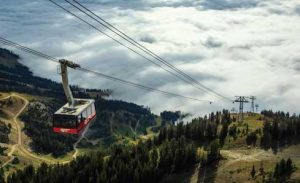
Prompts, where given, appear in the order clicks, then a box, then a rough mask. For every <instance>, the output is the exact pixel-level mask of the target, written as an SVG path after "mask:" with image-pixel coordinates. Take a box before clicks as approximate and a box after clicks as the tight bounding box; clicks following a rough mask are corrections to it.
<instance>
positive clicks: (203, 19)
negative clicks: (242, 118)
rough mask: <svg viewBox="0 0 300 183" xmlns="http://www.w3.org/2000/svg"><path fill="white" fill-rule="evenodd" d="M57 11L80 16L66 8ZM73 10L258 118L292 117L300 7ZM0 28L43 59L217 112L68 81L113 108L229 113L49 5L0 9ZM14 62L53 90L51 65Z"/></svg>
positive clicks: (110, 4)
mask: <svg viewBox="0 0 300 183" xmlns="http://www.w3.org/2000/svg"><path fill="white" fill-rule="evenodd" d="M56 2H58V3H60V4H61V5H63V6H64V7H66V8H68V9H70V10H72V11H74V12H75V13H78V12H77V11H76V10H75V9H74V8H72V7H71V6H70V5H68V4H66V3H65V2H64V1H62V0H58V1H56ZM79 2H82V3H83V4H84V5H86V6H87V7H89V8H91V9H92V10H93V11H94V12H95V13H97V14H98V15H100V16H101V17H103V18H104V19H106V20H107V21H109V22H110V23H111V24H113V25H115V26H116V27H118V28H120V29H121V30H122V31H124V32H126V33H127V34H128V35H130V36H131V37H133V38H134V39H135V40H137V41H139V42H140V43H141V44H143V45H144V46H146V47H147V48H149V49H150V50H152V51H154V52H155V53H157V54H159V55H160V56H162V57H163V58H165V59H166V60H168V61H170V62H171V63H172V64H174V65H176V67H178V68H180V69H182V70H183V71H184V72H186V73H188V74H189V75H191V76H193V77H194V78H196V79H197V80H198V81H199V82H201V83H203V84H204V85H206V86H208V87H210V88H211V89H213V90H215V91H217V92H219V93H222V94H223V95H226V96H228V97H232V98H233V97H234V96H236V95H256V96H257V97H258V102H259V104H260V105H261V108H266V109H271V108H272V109H274V110H286V111H290V112H297V113H299V112H300V103H299V102H298V101H300V95H299V93H300V85H299V83H300V82H299V81H300V2H299V1H295V0H265V1H256V0H199V1H195V0H155V1H154V0H129V1H128V0H88V1H83V0H80V1H79ZM79 15H81V14H79ZM82 16H83V15H82ZM93 23H95V22H93ZM0 27H1V29H0V36H1V37H5V38H7V39H9V40H12V41H15V42H18V43H21V44H23V45H26V46H28V47H31V48H34V49H37V50H40V51H42V52H45V53H47V54H49V55H51V56H55V57H57V58H66V59H70V60H74V61H75V62H78V63H80V64H81V65H82V66H84V67H87V68H90V69H93V70H97V71H100V72H103V73H105V74H109V75H113V76H116V77H119V78H123V79H127V80H130V81H134V82H138V83H143V84H145V85H149V86H151V87H156V88H159V89H161V90H166V91H170V92H175V93H179V94H183V95H187V96H191V97H196V98H200V99H210V100H214V101H216V102H215V103H214V104H213V105H209V104H207V103H201V102H195V101H187V100H184V99H183V100H182V99H178V98H170V97H167V96H164V95H161V94H156V93H149V92H145V91H142V90H139V89H135V88H130V87H128V86H124V85H122V84H119V83H116V82H111V81H108V80H105V79H102V78H95V77H94V76H92V75H90V74H82V73H80V72H71V74H70V75H71V76H70V77H71V80H72V82H71V83H72V84H78V85H80V86H83V87H94V88H95V87H99V88H112V89H113V90H114V95H113V98H118V99H123V100H127V101H132V102H136V103H138V104H142V105H145V106H149V107H151V108H152V109H153V110H154V111H155V112H157V113H158V112H159V111H161V110H164V109H167V110H182V111H184V112H190V113H192V114H204V113H207V112H210V111H213V110H218V109H222V108H224V107H226V108H232V107H236V108H237V105H233V104H231V103H228V102H224V101H218V100H217V99H216V97H214V96H213V95H210V94H207V93H203V92H201V91H199V90H197V89H195V88H193V87H191V86H189V85H187V84H185V83H184V82H182V81H179V80H178V79H176V78H174V77H173V76H172V75H170V74H168V73H166V72H165V71H163V70H162V69H160V68H158V67H156V66H154V65H153V64H151V63H149V62H147V61H146V60H144V59H143V58H141V57H139V56H137V55H135V54H133V53H132V52H130V51H128V50H127V49H125V48H123V47H121V46H120V45H118V44H116V43H115V42H113V41H112V40H110V39H109V38H106V37H105V36H104V35H102V34H100V33H99V32H97V31H95V30H93V29H91V28H90V27H88V26H87V25H85V24H83V23H81V22H79V21H78V20H77V19H75V18H74V17H72V16H70V15H68V14H66V13H65V12H64V11H62V10H61V9H59V8H57V7H55V6H54V5H53V4H51V3H50V2H49V1H47V0H39V1H37V0H32V1H28V0H10V1H0ZM99 28H100V29H101V30H103V31H105V32H107V33H108V34H110V35H113V34H111V33H110V32H109V31H108V30H106V29H105V28H103V27H101V26H99ZM0 46H1V47H4V46H2V45H0ZM15 52H17V53H19V54H20V55H21V57H22V60H21V62H22V63H23V64H25V65H27V66H29V67H30V68H31V69H32V71H33V72H34V74H35V75H39V76H43V77H47V78H51V79H54V80H57V81H59V80H60V78H59V75H57V74H56V65H55V64H53V63H51V62H47V61H45V60H43V59H40V58H37V57H34V56H31V55H27V54H24V53H22V52H20V51H17V50H16V51H15ZM246 108H247V109H248V106H247V107H246Z"/></svg>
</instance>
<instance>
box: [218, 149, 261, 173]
mask: <svg viewBox="0 0 300 183" xmlns="http://www.w3.org/2000/svg"><path fill="white" fill-rule="evenodd" d="M221 154H222V156H223V157H226V158H228V159H229V160H230V161H228V162H227V163H225V164H224V165H222V166H221V167H219V168H218V171H222V170H224V169H225V168H227V167H229V166H230V165H232V164H234V163H236V162H239V161H250V162H252V161H260V160H261V159H262V158H263V157H265V156H264V155H265V154H266V152H265V151H264V150H261V149H255V150H248V151H246V152H242V151H238V150H221Z"/></svg>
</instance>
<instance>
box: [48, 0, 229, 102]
mask: <svg viewBox="0 0 300 183" xmlns="http://www.w3.org/2000/svg"><path fill="white" fill-rule="evenodd" d="M49 1H50V2H52V3H53V4H55V5H56V6H58V7H60V8H61V9H63V10H64V11H66V12H67V13H69V14H71V15H73V16H74V17H76V18H78V19H79V20H81V21H83V22H84V23H86V24H87V25H89V26H91V27H92V28H94V29H96V30H97V31H99V32H100V33H102V34H104V35H105V36H107V37H109V38H111V39H112V40H114V41H116V42H117V43H119V44H121V45H122V46H124V47H126V48H127V49H129V50H131V51H133V52H134V53H136V54H138V55H140V56H142V57H143V58H144V59H146V60H147V61H150V62H151V63H153V64H155V65H156V66H158V67H160V68H162V69H164V70H165V71H167V72H169V73H170V74H172V75H173V76H175V77H177V78H178V79H180V80H183V81H184V82H186V83H188V84H191V85H192V86H194V87H196V88H197V89H200V90H202V91H205V92H209V93H211V94H214V95H215V96H217V97H219V98H223V99H225V100H228V101H231V102H232V100H231V99H229V98H227V97H226V96H223V95H221V94H219V93H217V92H215V91H213V90H212V89H210V88H208V87H206V86H204V85H203V84H201V83H200V82H198V81H197V80H195V79H194V78H192V77H191V76H189V75H188V74H186V73H185V72H183V71H181V70H179V69H178V68H177V67H175V66H174V65H172V64H170V63H169V62H168V61H166V60H164V59H163V58H161V57H160V56H158V55H157V54H155V53H153V52H152V51H150V50H149V49H147V48H146V47H144V46H143V45H141V44H139V43H138V42H137V41H135V40H134V39H132V38H131V37H129V36H128V35H127V34H125V33H123V32H122V31H120V30H119V29H117V28H116V27H114V26H113V25H111V24H110V23H108V22H107V21H105V20H104V19H103V18H101V17H100V16H98V15H96V14H95V13H93V12H92V11H91V10H89V9H88V8H86V7H85V6H83V5H82V4H81V3H79V2H78V1H76V0H73V1H74V2H75V3H76V4H77V5H79V6H80V7H78V6H76V5H75V4H73V3H71V2H70V1H68V0H65V1H66V2H68V3H69V4H70V5H72V6H73V7H75V8H76V9H78V10H79V11H81V12H83V13H84V14H86V15H87V16H89V17H90V18H92V19H93V20H95V21H96V22H98V23H99V24H100V25H102V26H104V27H105V28H107V29H109V30H110V31H112V32H113V33H115V34H117V35H118V36H119V37H121V38H122V39H124V40H126V41H127V42H129V43H130V44H131V45H133V46H135V47H137V48H138V49H140V50H142V51H143V52H144V53H146V54H148V55H149V56H151V57H153V58H154V59H155V60H157V61H159V62H161V63H162V64H164V65H165V66H167V67H168V68H170V69H171V70H172V71H175V73H174V72H172V71H170V70H168V69H166V68H164V67H162V65H160V64H158V63H156V62H154V61H153V60H151V59H149V58H148V57H146V56H144V55H143V54H141V53H140V52H138V51H136V50H134V49H132V48H130V47H129V46H126V45H125V44H124V43H122V42H120V41H118V40H116V39H115V38H113V37H112V36H110V35H108V34H107V33H105V32H103V31H102V30H100V29H99V28H97V27H96V26H95V25H93V24H91V23H89V22H88V21H86V20H84V19H83V18H81V17H79V16H78V15H76V14H74V13H72V12H71V11H70V10H68V9H66V8H64V7H62V6H61V5H59V4H58V3H56V2H54V1H53V0H49ZM82 8H83V9H82ZM86 11H88V12H89V13H91V14H92V15H93V16H95V17H96V18H95V17H93V16H91V15H90V14H88V13H87V12H86ZM176 73H177V74H180V76H179V75H177V74H176ZM195 84H196V85H197V86H195Z"/></svg>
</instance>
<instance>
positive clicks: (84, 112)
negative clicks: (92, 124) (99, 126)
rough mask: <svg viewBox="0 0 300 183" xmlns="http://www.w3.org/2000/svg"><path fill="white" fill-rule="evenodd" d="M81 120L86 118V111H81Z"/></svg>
mask: <svg viewBox="0 0 300 183" xmlns="http://www.w3.org/2000/svg"><path fill="white" fill-rule="evenodd" d="M81 114H82V120H85V119H86V118H87V114H86V110H84V111H82V113H81Z"/></svg>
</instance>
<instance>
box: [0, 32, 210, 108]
mask: <svg viewBox="0 0 300 183" xmlns="http://www.w3.org/2000/svg"><path fill="white" fill-rule="evenodd" d="M0 42H1V43H3V44H5V45H8V46H11V47H14V48H16V49H19V50H22V51H25V52H27V53H30V54H33V55H35V56H38V57H42V58H45V59H47V60H50V61H52V62H55V63H59V59H57V58H55V57H52V56H49V55H47V54H44V53H42V52H39V51H36V50H33V49H31V48H28V47H25V46H22V45H20V44H17V43H15V42H12V41H9V40H7V39H5V38H2V37H0ZM76 70H80V71H82V72H85V73H91V74H93V75H96V76H99V77H102V78H106V79H109V80H113V81H118V82H120V83H123V84H125V85H129V86H134V87H136V88H140V89H143V90H148V91H153V92H158V93H162V94H165V95H168V96H173V97H179V98H185V99H189V100H194V101H201V102H209V103H210V104H211V103H212V101H210V100H202V99H197V98H193V97H187V96H184V95H180V94H176V93H172V92H167V91H163V90H159V89H156V88H153V87H149V86H145V85H142V84H138V83H134V82H131V81H127V80H123V79H120V78H117V77H113V76H109V75H106V74H103V73H101V72H97V71H93V70H90V69H86V68H83V67H80V68H77V69H76Z"/></svg>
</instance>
